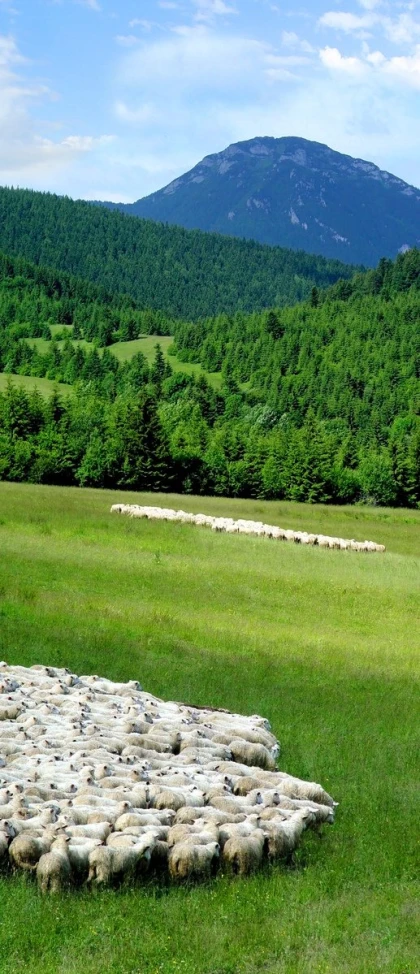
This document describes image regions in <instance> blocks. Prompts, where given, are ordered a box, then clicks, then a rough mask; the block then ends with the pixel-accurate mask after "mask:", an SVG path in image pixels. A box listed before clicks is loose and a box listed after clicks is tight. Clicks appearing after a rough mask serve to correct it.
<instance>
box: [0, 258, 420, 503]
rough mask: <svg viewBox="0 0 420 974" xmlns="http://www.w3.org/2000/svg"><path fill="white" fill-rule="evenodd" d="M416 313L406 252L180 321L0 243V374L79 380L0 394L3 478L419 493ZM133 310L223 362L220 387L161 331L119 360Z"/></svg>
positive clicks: (419, 262) (294, 495) (418, 305)
mask: <svg viewBox="0 0 420 974" xmlns="http://www.w3.org/2000/svg"><path fill="white" fill-rule="evenodd" d="M419 318H420V253H419V252H418V251H411V252H410V253H407V254H406V255H404V256H402V257H399V258H398V260H397V261H396V263H395V264H392V263H391V262H389V261H382V262H381V264H380V265H379V267H378V269H377V270H376V271H371V272H368V273H366V274H363V275H359V276H358V277H357V278H355V279H354V280H353V281H352V282H348V281H341V282H338V283H337V284H335V285H334V286H333V288H331V289H330V290H327V291H326V292H320V291H318V290H317V289H314V290H313V292H312V294H311V298H310V300H309V301H308V302H306V303H304V304H301V305H299V306H296V307H294V308H287V309H281V310H278V309H277V310H272V311H269V312H263V313H260V314H253V315H248V316H247V315H244V314H237V315H232V316H228V315H220V316H217V317H215V318H212V319H208V320H206V321H199V322H197V323H196V324H194V325H191V324H190V323H188V322H182V321H179V320H178V321H176V322H173V321H170V320H169V319H165V318H164V317H163V316H161V315H155V314H154V313H153V312H147V311H144V310H143V311H141V310H139V309H138V307H137V306H136V305H135V303H134V302H133V301H132V299H127V298H124V297H121V298H120V297H117V298H112V297H111V296H110V295H109V294H107V293H106V292H101V291H100V290H98V289H97V288H96V287H94V286H92V285H91V284H89V283H87V284H86V282H83V281H77V280H76V279H74V278H70V277H68V276H66V275H62V274H59V273H58V272H55V271H54V272H52V271H48V270H45V269H42V268H38V267H34V266H33V265H31V264H29V263H27V262H25V261H22V260H13V259H10V258H7V257H4V256H3V257H0V372H1V371H3V372H5V373H10V374H11V373H14V374H16V373H17V374H18V375H19V374H20V375H23V376H28V375H29V376H39V377H44V376H45V377H46V378H47V379H50V380H52V379H55V380H57V381H60V382H67V383H69V391H72V390H73V393H76V394H73V395H70V396H68V397H65V398H63V397H62V396H60V395H59V393H58V392H55V393H54V394H53V396H52V397H50V399H45V398H43V397H42V396H41V395H40V393H39V392H38V391H34V392H33V393H27V392H25V391H23V390H21V389H19V388H17V387H16V385H15V384H11V385H10V386H9V387H8V388H7V389H6V391H5V392H4V393H3V394H0V478H1V479H9V480H18V481H25V480H29V481H32V482H42V483H58V484H85V485H92V486H112V487H121V488H135V489H163V490H169V489H173V490H179V491H183V492H187V493H188V492H194V493H203V494H212V493H214V494H220V495H227V496H239V497H266V498H286V499H292V500H309V501H321V502H323V501H325V502H326V501H333V502H336V503H343V502H352V501H360V500H362V501H363V500H365V501H370V502H374V503H379V504H389V505H402V506H416V505H417V504H419V502H420V421H419V411H418V405H419V401H418V397H419V376H420V354H419V353H420V348H419V345H420V338H419V328H418V322H419ZM146 325H148V326H150V327H155V328H158V327H161V329H162V330H166V329H167V328H169V327H170V328H174V329H175V336H176V338H175V342H176V345H175V347H176V348H177V349H178V355H179V356H183V357H184V358H186V359H190V360H191V359H194V360H200V361H201V362H202V364H203V366H204V368H205V369H206V370H208V371H209V372H212V371H215V370H217V369H218V368H221V370H222V385H221V390H220V391H216V390H215V389H213V388H212V387H211V386H210V385H209V383H208V382H207V381H206V378H205V376H203V375H201V376H198V377H197V376H194V375H187V374H183V373H179V372H177V373H173V372H172V369H171V367H170V365H169V364H168V362H167V361H165V359H164V357H163V354H162V352H161V350H160V348H159V347H158V341H159V339H158V338H156V344H157V348H156V353H155V357H154V361H152V362H148V361H147V360H146V358H145V357H144V356H143V355H142V354H141V352H138V353H137V354H135V355H134V356H133V357H132V358H131V360H130V359H128V360H127V361H124V362H119V361H118V359H117V358H116V356H115V355H114V354H113V343H114V342H115V341H118V339H121V337H123V336H124V335H126V336H127V335H130V336H132V335H133V334H139V333H140V331H141V329H142V328H145V327H146ZM150 327H149V331H150ZM40 338H41V339H42V340H40ZM151 340H152V339H149V340H148V341H149V342H150V341H151ZM120 346H121V342H119V347H120ZM178 364H179V363H178ZM15 381H16V380H14V382H15Z"/></svg>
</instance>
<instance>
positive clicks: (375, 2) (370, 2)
mask: <svg viewBox="0 0 420 974" xmlns="http://www.w3.org/2000/svg"><path fill="white" fill-rule="evenodd" d="M358 3H359V7H363V9H364V10H376V8H377V7H382V5H383V0H358Z"/></svg>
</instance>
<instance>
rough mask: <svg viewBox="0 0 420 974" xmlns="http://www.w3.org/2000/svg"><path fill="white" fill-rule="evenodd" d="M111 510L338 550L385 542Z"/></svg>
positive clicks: (135, 509) (376, 547) (153, 511)
mask: <svg viewBox="0 0 420 974" xmlns="http://www.w3.org/2000/svg"><path fill="white" fill-rule="evenodd" d="M111 514H127V515H128V516H129V517H145V518H148V519H149V520H154V521H179V522H181V523H182V524H197V525H198V526H199V527H206V528H211V530H212V531H226V533H227V534H250V535H255V536H256V537H258V538H274V539H275V540H277V541H294V542H295V544H303V545H318V547H319V548H338V549H339V550H341V551H365V552H367V551H381V552H382V551H385V545H382V544H375V542H374V541H354V540H353V539H352V540H348V539H345V538H331V537H328V536H327V535H325V534H308V533H307V532H306V531H285V530H284V529H283V528H279V527H276V526H275V525H273V524H264V523H263V521H244V520H242V519H241V518H239V519H238V520H237V521H235V520H234V519H233V518H231V517H212V516H211V515H210V514H187V513H186V511H173V510H171V508H165V507H141V506H139V505H138V504H113V505H112V507H111Z"/></svg>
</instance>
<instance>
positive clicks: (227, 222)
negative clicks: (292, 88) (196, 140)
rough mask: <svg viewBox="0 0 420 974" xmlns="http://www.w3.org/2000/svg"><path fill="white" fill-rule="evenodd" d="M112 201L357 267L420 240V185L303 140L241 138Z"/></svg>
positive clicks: (132, 209) (144, 213) (127, 209)
mask: <svg viewBox="0 0 420 974" xmlns="http://www.w3.org/2000/svg"><path fill="white" fill-rule="evenodd" d="M105 205H106V206H110V208H114V207H115V206H117V208H118V209H120V210H122V211H124V212H127V213H131V214H132V215H133V216H141V217H148V218H150V219H152V220H158V221H162V222H167V223H173V224H178V225H180V226H183V227H187V228H193V227H196V228H199V229H202V230H211V231H217V232H219V233H223V234H229V235H231V236H236V237H247V238H251V239H254V240H258V241H260V242H261V243H267V244H276V245H280V246H282V247H291V248H293V249H299V250H305V251H307V252H309V253H317V254H322V255H323V256H325V257H335V258H338V259H340V260H342V261H345V262H346V263H354V264H360V263H362V264H367V265H375V264H376V263H377V262H378V260H379V259H380V258H381V257H395V256H396V255H397V253H398V252H399V251H404V250H406V249H408V248H410V247H413V246H415V245H418V244H419V242H420V190H417V189H415V188H414V187H413V186H409V185H408V183H405V182H403V180H401V179H398V178H397V177H396V176H392V175H391V174H390V173H387V172H383V171H382V170H381V169H378V167H377V166H375V165H373V163H371V162H365V161H364V160H362V159H353V158H352V157H351V156H347V155H342V154H341V153H339V152H334V151H333V150H332V149H330V148H328V146H326V145H321V144H320V143H318V142H309V141H307V140H306V139H299V138H282V139H274V138H257V139H251V140H250V141H248V142H238V143H236V144H235V145H230V146H229V147H228V148H227V149H225V150H224V151H223V152H218V153H216V154H215V155H211V156H206V158H205V159H203V160H202V162H200V163H199V164H198V165H197V166H195V168H194V169H192V170H191V171H190V172H188V173H186V174H185V175H184V176H181V177H180V178H179V179H175V180H174V181H173V182H172V183H170V184H169V186H166V187H165V188H164V189H161V190H159V191H158V192H157V193H153V194H152V195H151V196H147V197H145V198H144V199H141V200H138V202H137V203H132V204H125V205H124V204H105Z"/></svg>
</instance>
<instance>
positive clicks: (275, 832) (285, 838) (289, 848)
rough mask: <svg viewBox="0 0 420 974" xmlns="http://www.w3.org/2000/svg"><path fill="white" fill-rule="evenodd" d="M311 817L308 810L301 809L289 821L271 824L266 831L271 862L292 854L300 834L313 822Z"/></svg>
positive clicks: (311, 813) (311, 814)
mask: <svg viewBox="0 0 420 974" xmlns="http://www.w3.org/2000/svg"><path fill="white" fill-rule="evenodd" d="M313 815H314V813H313V812H312V811H311V809H310V808H302V809H301V810H300V811H297V812H295V813H294V815H293V816H292V817H291V818H290V819H288V820H286V821H283V822H275V823H273V825H272V827H271V828H269V829H268V843H267V851H268V858H269V859H270V860H271V861H273V860H276V859H281V858H285V857H286V858H287V857H289V856H290V855H291V854H292V853H293V852H294V850H295V849H296V846H297V844H298V842H299V839H300V837H301V835H302V832H303V831H304V830H305V829H306V828H307V827H308V824H309V823H310V822H311V821H312V820H313Z"/></svg>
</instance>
